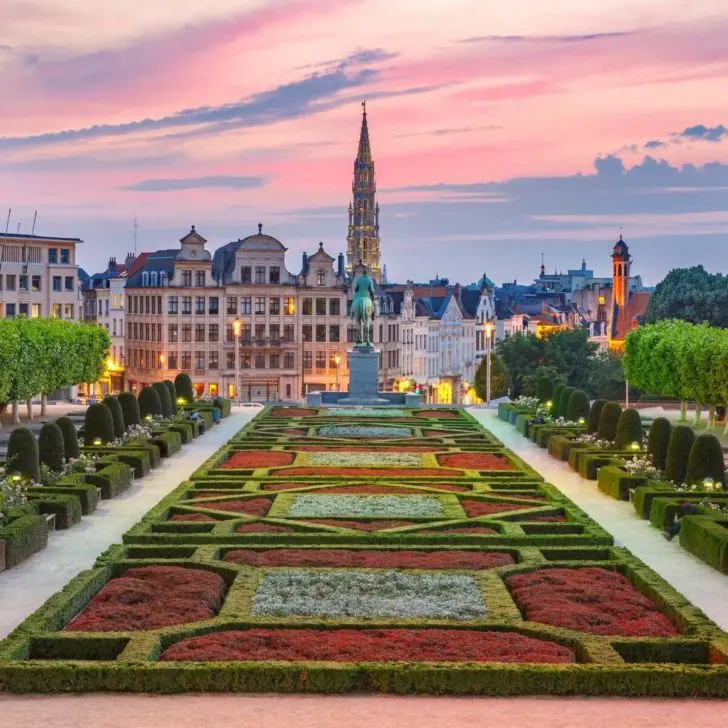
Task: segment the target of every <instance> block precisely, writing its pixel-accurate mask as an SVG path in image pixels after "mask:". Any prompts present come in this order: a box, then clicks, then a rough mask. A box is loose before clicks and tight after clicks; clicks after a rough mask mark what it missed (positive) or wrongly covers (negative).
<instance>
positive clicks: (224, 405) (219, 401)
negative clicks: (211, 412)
mask: <svg viewBox="0 0 728 728" xmlns="http://www.w3.org/2000/svg"><path fill="white" fill-rule="evenodd" d="M212 403H213V404H214V405H215V407H217V408H218V409H219V410H220V416H221V417H222V418H223V419H225V417H230V414H231V413H232V411H233V403H232V402H231V401H230V400H229V399H225V398H224V397H215V399H213V400H212Z"/></svg>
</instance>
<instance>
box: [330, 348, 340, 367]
mask: <svg viewBox="0 0 728 728" xmlns="http://www.w3.org/2000/svg"><path fill="white" fill-rule="evenodd" d="M337 356H339V355H338V354H337V353H336V352H333V351H332V352H331V353H330V354H329V369H338V368H339V364H340V363H341V357H339V361H338V362H337V361H336V357H337Z"/></svg>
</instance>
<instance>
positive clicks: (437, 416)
mask: <svg viewBox="0 0 728 728" xmlns="http://www.w3.org/2000/svg"><path fill="white" fill-rule="evenodd" d="M414 415H415V417H429V418H431V419H434V420H457V419H458V418H459V415H458V413H457V412H448V411H447V410H421V411H419V412H415V413H414Z"/></svg>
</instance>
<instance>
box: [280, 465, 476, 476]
mask: <svg viewBox="0 0 728 728" xmlns="http://www.w3.org/2000/svg"><path fill="white" fill-rule="evenodd" d="M276 475H300V476H306V475H320V476H327V477H331V476H335V477H338V476H344V477H355V476H359V475H363V476H366V477H370V478H457V477H458V476H459V475H462V473H461V472H460V471H458V470H446V469H445V468H327V467H321V468H313V467H304V468H282V469H281V470H278V471H276Z"/></svg>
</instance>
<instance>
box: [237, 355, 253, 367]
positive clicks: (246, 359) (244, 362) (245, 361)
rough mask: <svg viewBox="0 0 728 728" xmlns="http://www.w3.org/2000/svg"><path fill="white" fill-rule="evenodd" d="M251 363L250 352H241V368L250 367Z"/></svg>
mask: <svg viewBox="0 0 728 728" xmlns="http://www.w3.org/2000/svg"><path fill="white" fill-rule="evenodd" d="M250 367H251V363H250V354H241V356H240V368H241V369H250Z"/></svg>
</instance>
